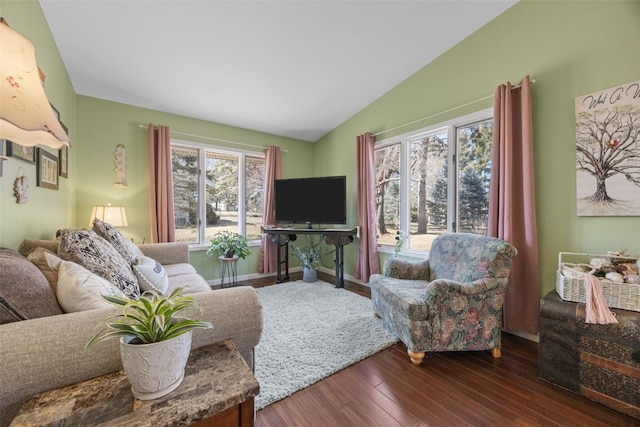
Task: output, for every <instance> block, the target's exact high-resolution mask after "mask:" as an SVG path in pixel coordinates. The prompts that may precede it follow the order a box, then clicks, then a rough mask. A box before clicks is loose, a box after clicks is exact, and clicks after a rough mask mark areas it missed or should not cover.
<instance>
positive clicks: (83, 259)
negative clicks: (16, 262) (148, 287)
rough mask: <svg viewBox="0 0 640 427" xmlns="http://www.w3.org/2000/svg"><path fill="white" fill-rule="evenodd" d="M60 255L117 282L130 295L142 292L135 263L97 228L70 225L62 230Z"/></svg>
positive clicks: (134, 297) (133, 297)
mask: <svg viewBox="0 0 640 427" xmlns="http://www.w3.org/2000/svg"><path fill="white" fill-rule="evenodd" d="M58 255H59V256H60V258H62V259H64V260H67V261H73V262H75V263H77V264H80V265H81V266H83V267H84V268H86V269H87V270H89V271H91V272H92V273H95V274H97V275H98V276H100V277H102V278H103V279H105V280H107V281H109V282H111V283H113V284H114V285H116V286H117V287H118V288H119V289H120V290H121V291H122V292H124V294H125V295H126V296H127V297H129V298H131V299H137V298H138V297H139V296H140V288H139V286H138V281H137V279H136V276H135V275H134V274H133V271H132V270H131V265H130V264H129V263H128V262H127V261H126V260H125V259H124V258H123V257H122V255H120V253H118V251H117V250H116V249H115V248H114V247H113V246H111V244H110V243H109V242H107V241H106V240H105V239H103V238H102V237H100V236H98V235H97V234H96V233H95V232H94V231H92V230H73V229H70V228H67V229H64V230H61V231H60V246H59V247H58Z"/></svg>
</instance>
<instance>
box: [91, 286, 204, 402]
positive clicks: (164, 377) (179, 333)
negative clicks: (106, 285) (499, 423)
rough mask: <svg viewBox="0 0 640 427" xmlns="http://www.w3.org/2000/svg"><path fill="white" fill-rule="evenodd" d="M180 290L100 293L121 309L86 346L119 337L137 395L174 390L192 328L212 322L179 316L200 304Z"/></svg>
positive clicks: (154, 395) (146, 396)
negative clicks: (163, 293)
mask: <svg viewBox="0 0 640 427" xmlns="http://www.w3.org/2000/svg"><path fill="white" fill-rule="evenodd" d="M182 290H183V288H176V289H174V290H173V291H172V292H171V294H169V296H166V297H165V296H159V295H158V294H157V293H155V292H145V293H144V294H142V295H141V296H140V298H139V299H138V300H131V299H129V298H123V297H117V296H110V295H103V298H104V299H105V300H107V301H108V302H109V303H111V304H113V305H115V306H117V307H122V311H120V312H119V313H117V314H114V315H113V316H110V317H109V318H107V323H106V326H105V327H104V328H103V330H102V331H100V332H99V333H98V334H96V335H95V336H94V337H93V338H92V339H91V340H90V341H89V342H88V343H87V345H86V348H90V347H92V346H93V345H94V344H96V343H99V342H100V341H104V340H107V339H111V338H120V354H121V357H122V365H123V367H124V371H125V374H126V375H127V379H128V380H129V382H130V383H131V391H132V392H133V395H134V396H135V397H137V398H138V399H141V400H150V399H156V398H158V397H161V396H164V395H165V394H168V393H170V392H172V391H173V390H175V389H176V388H177V387H178V386H179V385H180V384H181V383H182V380H183V378H184V367H185V365H186V364H187V359H188V358H189V352H190V351H191V334H192V331H193V330H194V329H209V328H212V327H213V325H212V324H211V323H209V322H205V321H202V320H191V319H187V318H184V317H179V316H177V315H178V313H180V312H181V311H183V310H185V309H188V308H198V305H197V303H196V301H195V300H194V299H193V297H190V296H183V295H181V294H182Z"/></svg>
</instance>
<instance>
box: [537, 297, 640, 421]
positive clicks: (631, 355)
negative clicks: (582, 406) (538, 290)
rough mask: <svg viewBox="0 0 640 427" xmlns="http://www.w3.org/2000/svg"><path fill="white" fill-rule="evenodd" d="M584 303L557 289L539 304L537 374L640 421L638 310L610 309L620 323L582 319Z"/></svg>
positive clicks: (639, 325)
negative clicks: (560, 295) (589, 321)
mask: <svg viewBox="0 0 640 427" xmlns="http://www.w3.org/2000/svg"><path fill="white" fill-rule="evenodd" d="M584 310H585V305H584V304H580V303H574V302H568V301H563V300H562V299H561V298H560V297H559V296H558V294H557V293H556V292H555V291H552V292H550V293H548V294H547V295H546V296H545V297H544V298H543V299H542V300H541V302H540V344H539V347H538V349H539V361H538V370H539V375H540V378H542V379H543V380H545V381H549V382H550V383H553V384H555V385H558V386H560V387H562V388H565V389H567V390H569V391H572V392H574V393H577V394H580V395H582V396H585V397H587V398H589V399H591V400H593V401H596V402H599V403H601V404H603V405H606V406H608V407H610V408H613V409H615V410H617V411H620V412H623V413H625V414H627V415H630V416H632V417H634V418H637V419H640V313H639V312H635V311H628V310H619V309H612V310H611V311H612V312H614V313H615V314H616V318H617V320H618V324H611V325H593V324H587V323H585V321H584V319H585V311H584Z"/></svg>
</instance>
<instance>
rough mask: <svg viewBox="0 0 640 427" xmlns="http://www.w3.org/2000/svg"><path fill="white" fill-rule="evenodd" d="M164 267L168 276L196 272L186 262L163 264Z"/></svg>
mask: <svg viewBox="0 0 640 427" xmlns="http://www.w3.org/2000/svg"><path fill="white" fill-rule="evenodd" d="M164 269H165V270H166V271H167V275H168V276H169V277H176V276H183V275H185V274H198V272H197V271H196V269H195V268H194V267H193V265H191V264H189V263H186V262H183V263H180V264H170V265H165V266H164Z"/></svg>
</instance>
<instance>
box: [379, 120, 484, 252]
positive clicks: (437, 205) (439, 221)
mask: <svg viewBox="0 0 640 427" xmlns="http://www.w3.org/2000/svg"><path fill="white" fill-rule="evenodd" d="M492 116H493V111H492V110H491V109H489V110H484V111H482V112H480V113H476V114H472V115H468V116H464V117H460V118H457V119H454V120H451V121H448V122H446V123H440V124H438V125H435V126H431V127H429V128H425V129H421V130H418V131H415V132H411V133H408V134H405V135H401V136H398V137H394V138H390V139H387V140H381V141H378V142H376V149H375V172H376V188H375V197H376V218H377V238H378V245H379V246H383V247H384V246H389V247H395V246H396V244H400V245H401V250H409V251H428V250H429V249H430V248H431V243H432V242H433V239H435V238H436V237H437V236H438V235H440V234H444V233H447V232H465V233H476V234H486V232H487V219H488V210H489V180H490V177H491V142H492V127H493V117H492ZM398 233H399V234H398ZM398 236H399V239H396V237H398Z"/></svg>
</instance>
